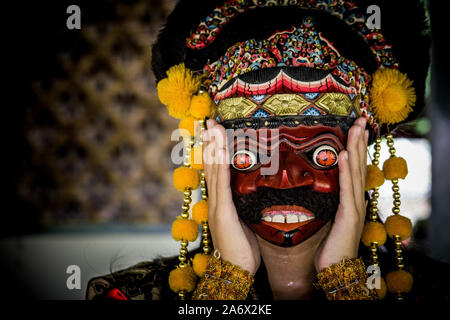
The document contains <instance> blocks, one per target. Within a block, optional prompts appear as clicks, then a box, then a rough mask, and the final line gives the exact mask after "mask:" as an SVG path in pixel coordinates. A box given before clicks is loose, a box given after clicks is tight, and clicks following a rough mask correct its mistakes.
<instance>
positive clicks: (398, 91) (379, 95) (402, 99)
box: [370, 68, 416, 124]
mask: <svg viewBox="0 0 450 320" xmlns="http://www.w3.org/2000/svg"><path fill="white" fill-rule="evenodd" d="M411 85H412V81H411V80H409V79H408V77H407V76H406V74H403V73H401V72H400V71H398V70H396V69H390V68H381V69H378V70H377V71H376V72H375V73H374V75H373V79H372V85H371V89H370V105H371V108H372V110H373V112H374V116H375V118H376V119H377V120H378V122H379V123H380V124H383V123H387V124H394V123H398V122H401V121H403V120H405V119H406V117H408V114H409V113H410V112H411V111H412V107H413V106H414V105H415V103H416V93H415V90H414V88H413V87H412V86H411Z"/></svg>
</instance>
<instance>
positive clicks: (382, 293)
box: [375, 278, 387, 299]
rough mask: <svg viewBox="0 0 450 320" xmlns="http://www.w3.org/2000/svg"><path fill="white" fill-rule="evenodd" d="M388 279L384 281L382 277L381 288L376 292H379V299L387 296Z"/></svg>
mask: <svg viewBox="0 0 450 320" xmlns="http://www.w3.org/2000/svg"><path fill="white" fill-rule="evenodd" d="M386 291H387V288H386V281H384V279H383V278H380V288H378V289H375V292H376V293H377V296H378V299H383V298H384V297H386Z"/></svg>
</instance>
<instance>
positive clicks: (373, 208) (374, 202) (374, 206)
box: [369, 137, 381, 266]
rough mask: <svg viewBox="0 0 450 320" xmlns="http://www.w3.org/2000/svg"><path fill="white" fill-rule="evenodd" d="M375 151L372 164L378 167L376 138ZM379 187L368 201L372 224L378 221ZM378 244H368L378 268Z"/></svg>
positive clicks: (378, 148)
mask: <svg viewBox="0 0 450 320" xmlns="http://www.w3.org/2000/svg"><path fill="white" fill-rule="evenodd" d="M374 149H375V151H374V153H373V159H372V164H373V165H375V166H378V164H379V158H380V150H381V138H380V137H378V138H377V139H376V141H375V147H374ZM378 189H379V187H376V188H374V189H373V193H372V198H371V199H370V209H369V210H370V216H369V218H370V220H371V221H372V222H377V219H378V197H379V196H380V194H379V192H378ZM377 250H378V242H372V243H371V244H370V257H371V261H372V265H374V266H378V254H377Z"/></svg>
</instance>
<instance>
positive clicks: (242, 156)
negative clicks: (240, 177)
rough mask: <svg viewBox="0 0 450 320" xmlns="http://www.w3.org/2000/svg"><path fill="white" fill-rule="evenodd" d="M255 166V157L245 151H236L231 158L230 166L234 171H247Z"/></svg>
mask: <svg viewBox="0 0 450 320" xmlns="http://www.w3.org/2000/svg"><path fill="white" fill-rule="evenodd" d="M255 164H256V156H255V155H254V154H253V153H252V152H250V151H247V150H240V151H237V152H236V153H235V154H234V156H233V162H232V163H231V165H232V166H233V168H235V169H236V170H248V169H250V168H252V167H253V166H254V165H255Z"/></svg>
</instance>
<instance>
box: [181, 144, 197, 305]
mask: <svg viewBox="0 0 450 320" xmlns="http://www.w3.org/2000/svg"><path fill="white" fill-rule="evenodd" d="M193 145H194V138H193V137H192V138H191V139H190V141H189V144H188V145H187V146H186V152H185V154H184V166H185V167H190V166H191V150H192V147H193ZM191 202H192V190H191V188H186V189H184V199H183V205H182V206H181V210H182V211H181V214H180V216H181V218H182V219H189V208H190V205H191ZM188 244H189V241H187V240H181V241H180V245H181V248H180V254H179V255H178V261H179V263H178V267H179V268H185V267H186V266H188V265H189V261H187V254H188V249H187V246H188ZM186 294H187V293H186V292H185V290H180V291H179V292H178V297H179V298H180V300H185V298H186Z"/></svg>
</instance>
